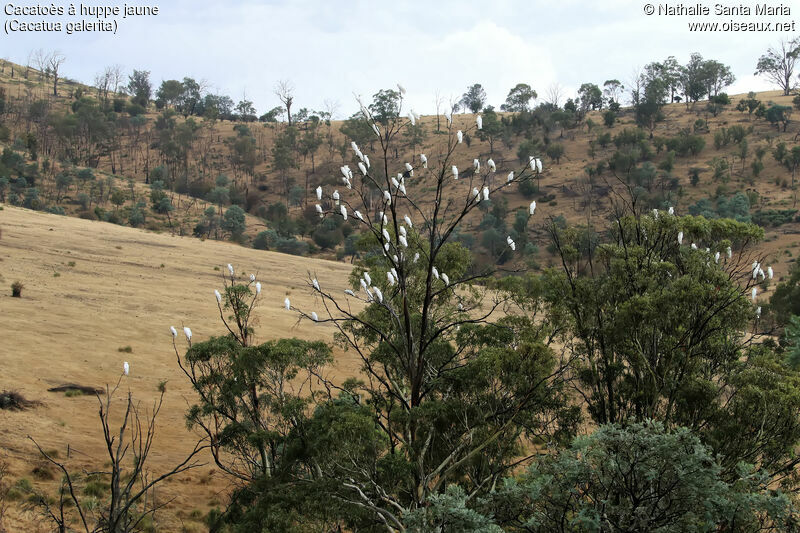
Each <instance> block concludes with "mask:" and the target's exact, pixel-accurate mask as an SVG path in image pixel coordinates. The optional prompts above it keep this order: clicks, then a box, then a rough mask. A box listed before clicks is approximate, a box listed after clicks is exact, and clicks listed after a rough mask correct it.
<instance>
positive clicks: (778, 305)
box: [769, 263, 800, 324]
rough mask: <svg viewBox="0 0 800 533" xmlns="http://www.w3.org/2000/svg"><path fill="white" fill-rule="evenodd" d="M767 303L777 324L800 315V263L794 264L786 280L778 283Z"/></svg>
mask: <svg viewBox="0 0 800 533" xmlns="http://www.w3.org/2000/svg"><path fill="white" fill-rule="evenodd" d="M769 303H770V308H771V309H772V312H773V314H774V316H775V320H776V321H777V322H778V324H787V323H788V322H789V320H790V318H791V317H792V316H793V315H800V263H795V264H794V266H793V267H792V270H791V271H790V272H789V278H788V279H787V280H785V281H782V282H781V283H778V285H777V287H775V292H774V293H773V294H772V297H771V298H770V301H769Z"/></svg>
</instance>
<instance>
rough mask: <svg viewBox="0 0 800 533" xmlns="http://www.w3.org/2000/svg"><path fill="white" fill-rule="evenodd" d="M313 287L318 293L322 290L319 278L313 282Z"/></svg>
mask: <svg viewBox="0 0 800 533" xmlns="http://www.w3.org/2000/svg"><path fill="white" fill-rule="evenodd" d="M311 285H312V286H313V287H314V289H315V290H317V291H319V290H320V289H319V281H317V278H314V279H312V280H311Z"/></svg>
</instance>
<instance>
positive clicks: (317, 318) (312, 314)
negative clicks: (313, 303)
mask: <svg viewBox="0 0 800 533" xmlns="http://www.w3.org/2000/svg"><path fill="white" fill-rule="evenodd" d="M311 320H313V321H314V322H319V317H318V316H317V313H315V312H314V311H311Z"/></svg>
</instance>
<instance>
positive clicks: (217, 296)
mask: <svg viewBox="0 0 800 533" xmlns="http://www.w3.org/2000/svg"><path fill="white" fill-rule="evenodd" d="M214 296H216V298H217V303H218V304H220V303H222V295H221V294H220V293H219V291H218V290H217V289H214Z"/></svg>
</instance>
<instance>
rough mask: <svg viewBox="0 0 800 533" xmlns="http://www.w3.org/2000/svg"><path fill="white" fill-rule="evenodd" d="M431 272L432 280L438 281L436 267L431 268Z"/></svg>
mask: <svg viewBox="0 0 800 533" xmlns="http://www.w3.org/2000/svg"><path fill="white" fill-rule="evenodd" d="M431 272H432V273H433V277H434V278H436V279H439V269H437V268H436V267H432V268H431Z"/></svg>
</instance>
